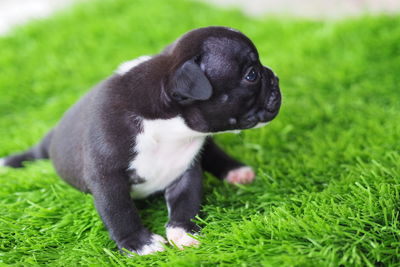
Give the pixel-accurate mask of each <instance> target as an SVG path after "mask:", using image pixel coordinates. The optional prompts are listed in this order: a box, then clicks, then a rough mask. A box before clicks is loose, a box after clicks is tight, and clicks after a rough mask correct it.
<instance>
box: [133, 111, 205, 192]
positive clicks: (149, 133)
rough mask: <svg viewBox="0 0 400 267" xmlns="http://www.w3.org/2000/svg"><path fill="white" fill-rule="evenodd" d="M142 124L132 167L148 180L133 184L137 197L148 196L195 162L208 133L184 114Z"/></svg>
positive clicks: (145, 121) (164, 186)
mask: <svg viewBox="0 0 400 267" xmlns="http://www.w3.org/2000/svg"><path fill="white" fill-rule="evenodd" d="M142 123H143V132H142V133H140V134H138V135H137V137H136V145H135V152H136V157H135V158H134V159H133V160H132V161H131V162H130V165H129V169H131V170H135V171H136V174H137V175H138V176H140V177H142V178H143V179H144V180H145V182H144V183H140V184H135V185H133V186H132V196H133V198H143V197H146V196H148V195H150V194H152V193H155V192H157V191H160V190H164V189H165V188H166V187H167V186H168V185H170V184H171V183H172V182H173V181H174V180H175V179H176V178H178V177H179V176H180V175H181V174H182V173H183V172H184V171H185V170H186V169H187V168H188V167H189V166H190V165H191V164H192V162H193V160H194V158H195V156H196V155H197V153H198V152H199V150H200V149H201V147H202V146H203V143H204V140H205V138H206V136H207V134H205V133H200V132H196V131H194V130H192V129H190V128H189V127H188V126H187V125H186V124H185V122H184V121H183V119H182V118H180V117H175V118H172V119H169V120H143V122H142Z"/></svg>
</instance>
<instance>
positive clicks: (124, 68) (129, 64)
mask: <svg viewBox="0 0 400 267" xmlns="http://www.w3.org/2000/svg"><path fill="white" fill-rule="evenodd" d="M150 58H151V56H140V57H138V58H135V59H132V60H130V61H126V62H124V63H122V64H121V65H119V67H118V69H117V70H116V71H115V73H117V74H119V75H124V74H125V73H127V72H128V71H130V70H131V69H132V68H134V67H136V66H137V65H139V64H140V63H143V62H145V61H147V60H149V59H150Z"/></svg>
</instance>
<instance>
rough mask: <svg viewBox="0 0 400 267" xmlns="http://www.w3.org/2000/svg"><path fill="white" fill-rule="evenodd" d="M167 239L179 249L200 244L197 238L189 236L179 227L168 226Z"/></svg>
mask: <svg viewBox="0 0 400 267" xmlns="http://www.w3.org/2000/svg"><path fill="white" fill-rule="evenodd" d="M167 239H168V241H169V243H170V244H171V245H176V246H177V247H178V248H179V249H183V247H190V246H198V245H200V242H199V241H198V240H196V239H194V238H193V237H191V236H189V235H188V233H187V232H186V231H185V230H184V229H183V228H180V227H168V228H167Z"/></svg>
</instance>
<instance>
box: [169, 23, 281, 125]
mask: <svg viewBox="0 0 400 267" xmlns="http://www.w3.org/2000/svg"><path fill="white" fill-rule="evenodd" d="M164 54H166V55H167V56H168V57H170V58H171V59H172V62H173V63H172V64H171V70H170V72H169V76H168V78H167V79H166V82H165V84H164V88H165V91H166V94H167V96H168V98H169V100H170V101H171V103H172V104H173V105H176V106H177V107H178V108H179V110H180V113H181V116H182V117H183V118H184V120H185V122H186V124H187V125H188V126H189V127H190V128H192V129H193V130H196V131H200V132H220V131H228V130H237V129H247V128H252V127H254V126H256V125H260V124H261V123H266V122H269V121H271V120H272V119H273V118H275V117H276V115H277V114H278V111H279V108H280V105H281V94H280V89H279V79H278V77H277V76H276V75H275V74H274V72H273V71H272V70H271V69H269V68H268V67H265V66H263V65H262V64H261V62H260V60H259V56H258V52H257V49H256V48H255V46H254V44H253V43H252V42H251V41H250V40H249V39H248V38H247V37H246V36H245V35H243V34H242V33H240V32H238V31H235V30H232V29H229V28H225V27H207V28H200V29H196V30H193V31H191V32H188V33H187V34H185V35H183V36H182V37H181V38H180V39H178V40H177V41H176V42H175V43H174V44H172V45H171V46H169V47H167V48H166V50H165V51H164Z"/></svg>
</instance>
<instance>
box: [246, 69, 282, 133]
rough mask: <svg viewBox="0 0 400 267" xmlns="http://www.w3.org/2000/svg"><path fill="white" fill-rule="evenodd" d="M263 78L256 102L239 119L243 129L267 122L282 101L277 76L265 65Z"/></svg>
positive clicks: (277, 110)
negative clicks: (241, 118)
mask: <svg viewBox="0 0 400 267" xmlns="http://www.w3.org/2000/svg"><path fill="white" fill-rule="evenodd" d="M263 79H264V81H263V82H264V84H263V91H262V92H261V94H260V96H259V99H258V100H259V101H258V104H257V105H256V107H254V108H253V109H251V110H250V111H249V112H248V113H247V114H246V116H245V117H244V119H243V120H242V121H241V124H242V125H241V127H242V128H243V129H246V128H252V127H254V126H256V125H257V124H258V123H264V122H269V121H271V120H273V119H274V118H275V117H276V116H277V115H278V113H279V109H280V107H281V101H282V100H281V92H280V88H279V78H278V76H276V75H275V74H274V73H273V72H272V70H271V69H269V68H267V67H265V68H264V75H263Z"/></svg>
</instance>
